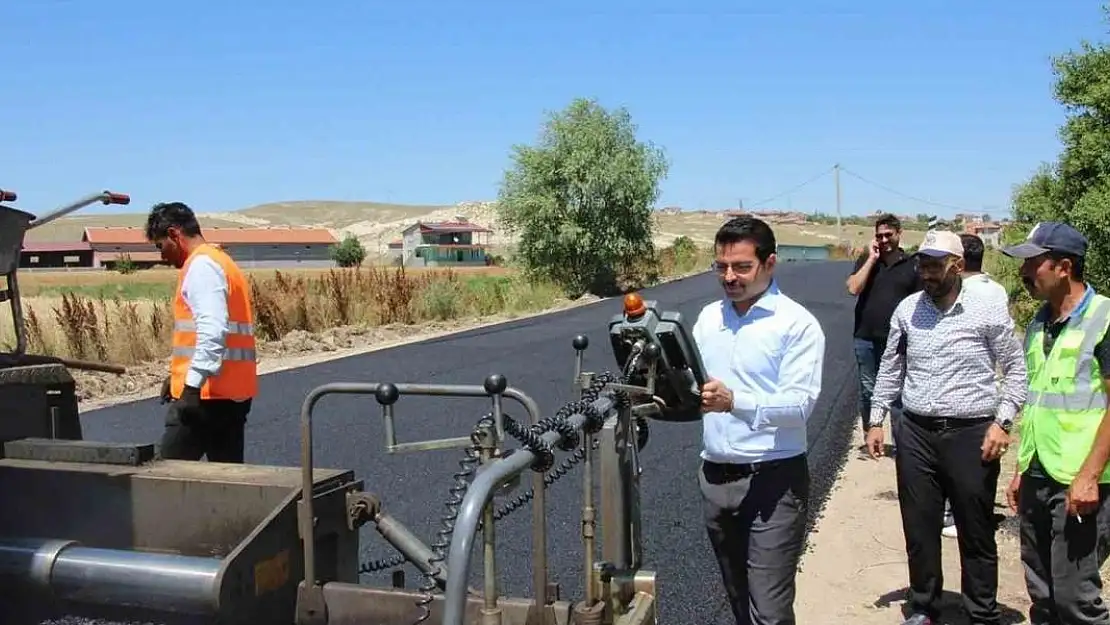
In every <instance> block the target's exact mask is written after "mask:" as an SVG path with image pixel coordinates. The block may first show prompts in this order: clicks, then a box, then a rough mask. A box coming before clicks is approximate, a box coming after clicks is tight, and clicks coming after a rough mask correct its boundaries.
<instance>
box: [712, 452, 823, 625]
mask: <svg viewBox="0 0 1110 625" xmlns="http://www.w3.org/2000/svg"><path fill="white" fill-rule="evenodd" d="M698 481H699V482H700V484H701V491H702V496H703V497H704V499H705V508H704V510H705V522H706V528H707V529H708V531H709V542H710V543H711V544H712V545H713V551H714V553H715V554H716V556H717V563H718V565H719V566H720V568H721V577H722V580H723V581H724V586H725V592H726V593H727V594H728V600H729V603H730V604H731V606H732V613H733V615H734V616H735V617H736V623H737V625H794V624H795V623H796V620H795V618H794V576H795V573H796V571H797V568H798V560H799V558H800V557H801V555H802V543H803V540H804V537H805V526H806V517H807V511H808V506H809V466H808V465H807V464H806V458H805V456H804V455H801V456H795V457H793V458H787V459H784V460H775V461H769V462H766V463H761V464H756V465H755V467H754V468H753V467H752V465H727V464H718V463H715V462H708V461H705V462H703V463H702V470H701V471H700V472H699V476H698ZM749 572H750V573H749Z"/></svg>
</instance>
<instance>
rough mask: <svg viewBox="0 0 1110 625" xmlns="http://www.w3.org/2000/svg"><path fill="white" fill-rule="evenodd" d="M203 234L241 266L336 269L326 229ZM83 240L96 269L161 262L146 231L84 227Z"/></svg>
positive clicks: (233, 230) (207, 230)
mask: <svg viewBox="0 0 1110 625" xmlns="http://www.w3.org/2000/svg"><path fill="white" fill-rule="evenodd" d="M202 232H203V234H204V239H205V240H206V241H208V242H209V243H211V244H213V245H218V246H219V247H220V248H222V249H223V250H224V251H226V252H227V253H228V254H230V255H231V257H232V258H233V259H235V262H236V263H238V264H239V265H240V266H242V267H267V268H269V267H274V268H281V267H333V266H335V262H334V261H333V260H332V258H331V249H332V246H334V245H336V244H338V243H339V240H338V239H336V237H335V235H333V234H332V233H331V231H330V230H328V229H326V228H297V227H264V228H257V227H255V228H204V229H203V231H202ZM81 241H82V242H83V243H85V244H87V245H88V246H89V247H90V248H91V249H92V252H93V266H96V267H106V268H110V267H111V266H113V265H114V264H115V263H117V262H119V260H120V259H121V258H127V259H129V260H130V261H131V262H132V263H135V264H137V265H140V266H146V265H154V264H160V263H161V262H162V255H161V254H160V253H159V252H158V249H157V248H155V247H154V245H153V244H151V243H148V242H147V240H146V235H145V233H144V230H143V228H138V227H123V226H115V227H113V226H101V227H90V228H85V233H84V235H83V236H82V237H81Z"/></svg>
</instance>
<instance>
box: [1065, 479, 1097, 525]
mask: <svg viewBox="0 0 1110 625" xmlns="http://www.w3.org/2000/svg"><path fill="white" fill-rule="evenodd" d="M1097 509H1098V480H1096V479H1095V478H1093V477H1090V476H1088V475H1085V474H1083V473H1080V474H1079V475H1077V476H1075V479H1074V480H1072V481H1071V486H1069V487H1068V514H1069V515H1080V514H1094V512H1095V510H1097Z"/></svg>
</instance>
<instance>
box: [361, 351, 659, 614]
mask: <svg viewBox="0 0 1110 625" xmlns="http://www.w3.org/2000/svg"><path fill="white" fill-rule="evenodd" d="M633 360H634V359H630V361H629V363H628V364H627V366H626V367H625V370H624V371H623V372H622V374H621V375H620V376H619V377H618V376H615V375H613V374H612V373H610V372H608V371H605V372H601V373H598V374H596V375H594V376H593V380H592V381H591V383H590V386H589V387H587V388H585V389H583V391H582V396H581V398H580V399H577V400H575V401H571V402H568V403H566V404H564V405H563V406H562V407H561V408H559V410H558V411H556V413H555V414H554V415H553V416H551V417H547V418H545V419H543V420H541V421H540V422H539V423H537V424H535V425H533V426H532V427H530V428H525V427H524V426H522V425H521V424H520V423H519V422H517V421H516V420H515V419H513V418H512V417H511V416H509V415H508V414H504V413H502V423H503V425H504V428H505V432H506V433H507V434H509V435H510V436H512V437H513V438H515V439H517V441H519V442H520V444H521V446H523V447H524V448H525V449H528V450H529V451H531V452H532V453H533V455H535V457H536V458H535V460H534V461H533V462H532V464H531V469H532V470H533V471H535V472H537V473H544V474H545V475H544V477H543V483H544V485H545V486H551V485H552V484H554V483H555V482H556V481H558V480H559V479H560V478H562V477H564V476H566V475H567V474H568V473H569V472H570V470H571V469H573V468H574V467H575V466H576V465H578V464H579V463H580V462H582V460H583V459H585V457H586V451H585V449H584V448H582V447H581V436H580V434H579V432H578V431H577V429H576V428H575V427H574V426H572V425H571V424H570V423H569V419H570V417H571V416H573V415H575V414H581V415H583V416H584V417H585V421H584V422H583V424H582V430H583V431H584V432H586V433H587V434H596V433H597V432H599V431H600V430H601V428H602V427H603V426H604V424H605V415H604V414H602V413H601V412H600V411H598V410H597V409H596V408H595V407H594V405H593V402H595V401H597V399H598V398H599V397H600V395H601V392H602V390H604V389H605V387H606V386H608V385H609V384H613V383H620V384H626V383H627V382H628V379H629V378H630V377H631V373H630V372H631V369H632V368H633V365H634V364H635V363H634V362H633ZM612 393H613V400H614V406H615V407H618V408H619V407H625V406H627V405H628V404H629V398H628V394H627V393H625V392H624V391H620V390H614V391H612ZM634 422H635V429H636V447H637V449H643V448H644V446H645V445H647V442H648V438H649V435H648V422H647V419H646V418H645V417H643V416H642V415H636V416H635V417H634ZM492 425H493V415H492V414H486V415H485V416H483V417H482V418H481V419H479V421H478V423H477V425H476V426H475V428H474V431H473V433H472V434H471V439H472V440H473V441H474V445H473V446H471V447H467V448H464V449H463V454H464V455H463V458H462V459H461V460H460V461H459V466H460V469H461V470H460V471H457V472H456V473H454V474H453V477H454V479H455V483H454V485H452V487H451V488H450V490H449V493H450V496H449V498H448V500H447V502H446V504H445V507H446V508H447V511H446V512H445V513H444V514H443V516H442V517H441V518H440V530H439V531H438V532H437V533H436V541H435V542H434V543H432V545H431V550H432V557H431V558H430V559H429V563H430V564H432V571H434V570H435V569H436V566H435V565H436V564H438V563H440V562H443V561H444V560H446V557H447V549H448V548H449V547H450V545H451V538H452V535H453V533H454V531H455V522H456V520H457V519H458V515H459V507H460V506H461V505H462V502H463V500H464V499H465V497H466V493H467V490H468V489H469V488H470V478H471V477H472V476H473V475H474V473H475V471H476V470H477V468H476V465H477V464H478V462H479V456H478V453H479V452H478V450H479V446H480V444H479V439H478V434H479V432H480V431H481V430H482V429H483V428H488V427H491V426H492ZM550 431H555V432H558V433H559V435H560V437H561V438H560V440H559V442H558V443H556V447H558V448H559V449H560V450H561V451H572V450H573V453H572V454H571V455H570V456H568V457H567V458H565V459H563V461H562V462H560V463H559V466H557V467H554V469H552V467H553V466H554V464H555V460H554V458H555V456H554V452H553V449H552V446H551V444H550V443H548V442H547V441H545V440H544V439H543V438H542V435H543V434H544V433H546V432H550ZM534 497H535V490H534V489H528V491H527V492H525V493H523V494H521V495H518V496H516V497H514V498H513V499H512V500H511V501H510V502H508V503H506V504H504V505H502V506H501V507H499V508H498V509H497V510H496V511H495V512H494V515H493V518H494V520H495V521H500V520H501V519H503V518H505V517H506V516H508V515H510V514H512V513H513V512H515V511H516V510H519V509H520V508H522V507H523V506H524V505H525V504H527V503H528V502H530V501H532V499H533V498H534ZM481 528H482V523H481V522H479V523H478V526H477V529H478V530H479V531H480V530H481ZM405 561H406V559H405V557H404V556H400V555H399V556H394V557H392V558H387V559H383V560H375V561H372V562H370V563H368V564H366V565H364V566H363V567H362V568H364V569H368V570H367V571H366V572H372V571H379V570H383V569H388V568H393V567H395V566H400V565H401V564H404V562H405ZM424 577H425V582H424V584H422V585H421V586H420V588H419V592H420V593H421V596H420V598H419V599H418V600H417V601H416V605H417V606H418V607H419V608H420V610H421V614H420V616H419V617H418V618H417V620H416V621H415V625H420V623H423V622H424V621H426V620H427V619H428V618H429V617H430V616H431V610H430V608H429V607H428V606H429V605H430V604H431V603H432V602H433V601H434V600H435V596H434V595H433V594H432V593H433V592H434V591H435V590H436V588H437V586H438V584H437V583H436V580H435V576H434V575H433V574H432V573H427V574H425V576H424Z"/></svg>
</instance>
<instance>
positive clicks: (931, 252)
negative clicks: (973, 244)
mask: <svg viewBox="0 0 1110 625" xmlns="http://www.w3.org/2000/svg"><path fill="white" fill-rule="evenodd" d="M917 253H918V254H925V255H926V256H933V257H937V258H939V257H941V256H948V255H952V256H955V257H956V258H963V257H964V242H963V241H961V240H960V235H958V234H956V233H955V232H948V231H947V230H930V231H928V232H926V233H925V240H924V241H922V242H921V247H919V248H917Z"/></svg>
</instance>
